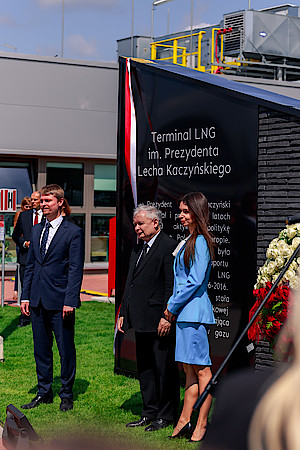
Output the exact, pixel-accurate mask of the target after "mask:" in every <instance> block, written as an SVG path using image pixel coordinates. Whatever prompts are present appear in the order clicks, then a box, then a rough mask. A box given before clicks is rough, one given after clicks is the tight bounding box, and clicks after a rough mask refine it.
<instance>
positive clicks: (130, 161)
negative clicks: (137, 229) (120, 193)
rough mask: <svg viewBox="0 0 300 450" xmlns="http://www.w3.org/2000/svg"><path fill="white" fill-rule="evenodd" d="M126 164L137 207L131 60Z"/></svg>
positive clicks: (128, 86)
mask: <svg viewBox="0 0 300 450" xmlns="http://www.w3.org/2000/svg"><path fill="white" fill-rule="evenodd" d="M125 164H126V169H127V173H128V177H129V181H130V185H131V189H132V195H133V200H134V206H135V207H136V206H137V186H136V114H135V107H134V101H133V95H132V86H131V72H130V59H129V58H127V60H126V75H125Z"/></svg>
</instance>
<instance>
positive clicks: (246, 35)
mask: <svg viewBox="0 0 300 450" xmlns="http://www.w3.org/2000/svg"><path fill="white" fill-rule="evenodd" d="M299 37H300V7H299V6H295V5H291V4H284V5H280V6H274V7H272V8H266V9H261V10H259V11H255V10H252V9H248V10H240V11H236V12H231V13H228V14H224V16H223V18H222V19H221V21H220V22H219V23H217V24H214V25H211V26H208V27H205V28H195V29H192V30H186V31H182V32H178V33H173V34H169V35H165V36H159V37H155V38H154V39H153V41H152V40H151V38H150V37H147V36H135V37H134V38H133V45H132V46H131V39H130V38H127V39H121V40H119V41H118V54H119V56H131V48H133V56H134V57H137V58H141V59H150V58H151V59H157V60H163V61H170V62H173V63H175V64H179V65H182V66H185V67H191V68H193V69H195V70H198V71H201V72H209V73H214V74H216V75H219V76H223V77H226V78H227V79H231V80H234V81H238V82H242V83H246V84H248V85H251V86H255V87H259V88H261V89H266V90H269V91H272V92H275V93H279V94H283V95H286V96H289V97H292V98H296V99H300V47H299ZM150 47H151V48H150Z"/></svg>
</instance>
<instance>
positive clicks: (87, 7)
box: [0, 0, 284, 62]
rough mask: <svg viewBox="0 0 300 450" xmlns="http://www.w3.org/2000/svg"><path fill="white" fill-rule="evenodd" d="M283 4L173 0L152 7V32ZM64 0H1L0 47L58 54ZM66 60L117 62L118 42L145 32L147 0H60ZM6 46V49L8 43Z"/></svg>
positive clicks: (262, 0) (264, 0)
mask: <svg viewBox="0 0 300 450" xmlns="http://www.w3.org/2000/svg"><path fill="white" fill-rule="evenodd" d="M249 1H250V2H251V3H250V6H251V8H252V9H263V8H267V7H270V6H275V5H279V4H283V3H284V2H283V1H282V2H280V1H277V2H276V0H225V1H224V0H193V2H192V1H191V0H172V1H170V2H168V3H165V4H162V5H159V6H156V7H155V10H154V13H153V28H154V36H161V35H165V34H167V26H168V17H169V32H170V33H174V32H178V31H182V30H185V29H190V26H191V3H193V27H195V28H196V27H197V26H202V25H214V24H218V23H219V22H220V20H221V19H222V18H223V14H226V13H230V12H234V11H239V10H243V9H247V8H248V7H249ZM62 5H63V0H0V36H1V37H0V51H1V52H17V53H23V54H30V55H43V56H61V54H62V28H63V27H62V22H63V21H62V17H63V13H62V10H63V8H62ZM64 5H65V7H64V34H63V36H64V39H63V56H64V57H65V58H71V59H80V60H87V61H111V62H115V61H117V42H116V41H117V40H118V39H123V38H125V37H130V36H131V29H132V5H133V6H134V7H133V17H134V21H133V34H134V35H138V36H150V32H151V10H152V0H64ZM8 46H9V47H8Z"/></svg>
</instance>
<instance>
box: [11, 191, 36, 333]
mask: <svg viewBox="0 0 300 450" xmlns="http://www.w3.org/2000/svg"><path fill="white" fill-rule="evenodd" d="M30 199H31V208H29V209H28V210H26V211H22V212H21V213H20V214H19V217H18V219H17V223H16V225H15V228H14V231H13V234H12V240H13V241H14V242H15V244H16V245H17V246H18V247H19V261H18V262H19V264H20V282H21V286H23V280H24V274H25V268H26V264H27V257H28V250H29V245H30V235H31V230H32V227H33V226H34V225H37V224H39V223H40V222H41V221H42V220H43V212H42V210H41V207H40V193H39V191H35V192H33V193H32V194H31V197H30ZM29 323H30V319H29V317H28V316H26V315H24V314H23V313H22V311H21V315H20V318H19V325H20V327H24V326H26V325H29Z"/></svg>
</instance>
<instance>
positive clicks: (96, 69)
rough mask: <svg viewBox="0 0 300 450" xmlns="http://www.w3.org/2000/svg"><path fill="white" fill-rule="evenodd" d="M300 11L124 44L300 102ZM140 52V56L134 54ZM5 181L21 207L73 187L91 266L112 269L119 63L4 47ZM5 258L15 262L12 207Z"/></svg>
mask: <svg viewBox="0 0 300 450" xmlns="http://www.w3.org/2000/svg"><path fill="white" fill-rule="evenodd" d="M299 36H300V8H299V7H298V6H294V5H290V4H286V5H281V6H276V7H274V8H267V9H263V10H260V11H254V10H242V11H237V12H232V13H229V14H225V15H224V16H223V18H222V20H221V21H220V22H219V23H218V24H215V25H211V26H209V27H206V28H203V29H192V30H190V31H189V30H188V31H182V32H178V33H174V34H170V35H166V36H160V37H156V38H155V39H154V40H153V41H152V39H151V37H149V36H134V37H133V40H132V39H131V38H126V39H121V40H119V41H118V55H119V56H134V57H137V58H142V59H151V58H152V59H161V60H165V61H171V62H173V63H175V64H179V65H183V66H187V67H192V68H193V69H195V70H198V71H202V72H209V73H214V74H216V76H219V77H225V78H227V79H231V80H235V81H239V82H242V83H246V84H248V85H251V86H255V87H260V88H262V89H266V90H269V91H272V92H276V93H280V94H283V95H286V96H289V97H292V98H295V99H300V47H299V44H298V42H299ZM132 51H133V54H132V55H131V52H132ZM0 67H1V81H2V82H1V86H0V99H1V101H0V115H1V134H0V176H1V183H0V184H1V186H0V187H8V188H17V190H18V204H20V202H21V200H22V198H23V197H24V196H25V195H30V193H31V192H32V191H33V190H35V189H39V188H41V187H42V186H43V185H45V184H46V183H52V182H55V183H58V184H61V185H62V187H63V188H64V189H65V192H66V198H67V200H68V201H69V203H70V205H71V208H72V220H74V221H75V222H76V223H77V224H78V225H80V226H81V227H82V228H83V229H84V231H85V263H86V267H87V268H89V267H90V268H100V269H101V268H107V264H108V263H107V261H108V223H109V219H110V218H111V217H113V216H114V215H115V213H116V162H117V156H116V148H117V103H118V63H102V62H99V63H97V62H86V61H77V60H76V61H75V60H67V59H62V58H56V57H39V56H31V55H21V54H16V53H11V54H10V53H6V52H2V53H0ZM5 219H6V233H7V244H6V247H7V250H6V262H7V263H15V262H16V250H15V246H14V244H13V242H12V241H11V238H10V236H11V234H12V227H13V214H6V217H5Z"/></svg>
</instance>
